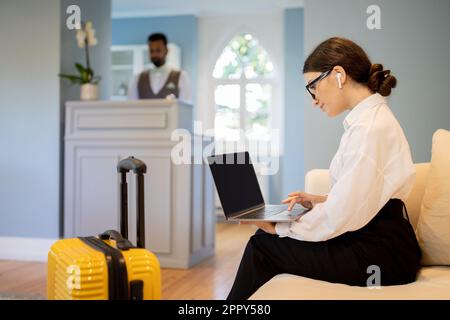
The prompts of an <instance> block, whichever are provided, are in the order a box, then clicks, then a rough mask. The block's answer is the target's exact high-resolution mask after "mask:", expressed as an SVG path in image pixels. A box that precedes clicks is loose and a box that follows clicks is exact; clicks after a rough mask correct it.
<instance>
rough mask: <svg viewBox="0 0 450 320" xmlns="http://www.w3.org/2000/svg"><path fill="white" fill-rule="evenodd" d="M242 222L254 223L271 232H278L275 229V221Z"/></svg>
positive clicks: (245, 222)
mask: <svg viewBox="0 0 450 320" xmlns="http://www.w3.org/2000/svg"><path fill="white" fill-rule="evenodd" d="M239 223H240V224H254V225H255V226H257V227H258V228H260V229H261V230H263V231H265V232H267V233H270V234H277V232H276V231H275V222H265V221H240V222H239Z"/></svg>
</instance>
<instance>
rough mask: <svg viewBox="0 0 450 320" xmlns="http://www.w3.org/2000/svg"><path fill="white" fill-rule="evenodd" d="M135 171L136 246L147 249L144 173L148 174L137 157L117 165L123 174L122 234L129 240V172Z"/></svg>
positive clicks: (121, 199) (129, 158) (121, 184)
mask: <svg viewBox="0 0 450 320" xmlns="http://www.w3.org/2000/svg"><path fill="white" fill-rule="evenodd" d="M130 170H133V172H134V173H135V174H136V202H137V204H136V209H137V219H136V224H137V232H136V244H137V247H138V248H145V220H144V173H146V172H147V166H146V165H145V163H144V162H143V161H141V160H139V159H136V158H135V157H128V158H126V159H123V160H121V161H120V162H119V163H118V165H117V172H119V173H120V174H121V183H120V233H121V234H122V236H123V238H125V239H128V184H127V172H129V171H130Z"/></svg>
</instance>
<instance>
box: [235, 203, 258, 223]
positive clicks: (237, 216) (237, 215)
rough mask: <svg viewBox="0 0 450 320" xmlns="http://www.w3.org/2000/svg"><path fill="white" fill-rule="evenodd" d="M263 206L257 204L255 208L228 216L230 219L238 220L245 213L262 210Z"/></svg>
mask: <svg viewBox="0 0 450 320" xmlns="http://www.w3.org/2000/svg"><path fill="white" fill-rule="evenodd" d="M264 206H265V204H264V203H263V204H258V205H257V206H255V207H252V208H250V209H245V210H241V211H238V212H236V213H233V214H232V215H231V216H230V219H235V218H239V217H241V216H243V215H244V214H247V213H250V212H253V211H256V210H261V209H262V208H264Z"/></svg>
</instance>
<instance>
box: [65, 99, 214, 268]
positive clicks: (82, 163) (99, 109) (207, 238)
mask: <svg viewBox="0 0 450 320" xmlns="http://www.w3.org/2000/svg"><path fill="white" fill-rule="evenodd" d="M192 114H193V110H192V105H189V104H185V103H182V102H179V101H177V100H136V101H127V102H122V101H93V102H82V101H73V102H67V103H66V117H65V119H66V121H65V138H64V140H65V141H64V142H65V148H64V150H65V154H64V187H65V189H64V233H65V237H76V236H87V235H97V234H99V233H100V232H103V231H105V230H107V229H116V230H120V228H119V217H120V214H119V208H120V204H119V191H120V188H119V174H118V173H117V170H116V166H117V163H118V162H119V161H120V160H121V159H123V158H126V157H128V156H134V157H136V158H138V159H141V160H142V161H144V162H145V163H146V164H147V174H146V175H145V180H144V181H145V230H146V241H145V244H146V248H147V249H149V250H151V251H152V252H154V253H155V254H156V255H157V256H158V258H159V260H160V263H161V266H162V267H168V268H189V267H191V266H192V265H194V264H196V263H198V262H200V261H201V260H203V259H205V258H207V257H209V256H211V255H213V254H214V241H215V215H214V189H213V186H214V184H213V180H212V177H211V174H210V172H209V168H208V167H207V165H205V164H174V163H173V161H172V160H171V151H172V148H173V147H174V146H175V145H176V144H177V143H178V142H177V141H172V140H171V135H172V132H173V130H175V129H177V128H184V129H186V130H188V131H190V132H192V123H193V121H192V120H193V115H192ZM195 138H196V139H200V140H202V137H195ZM128 186H129V200H128V203H129V217H128V219H129V222H128V224H129V227H130V230H129V238H130V240H131V241H132V242H133V243H135V239H136V228H135V226H136V211H135V199H136V193H135V177H134V176H133V175H131V174H129V175H128Z"/></svg>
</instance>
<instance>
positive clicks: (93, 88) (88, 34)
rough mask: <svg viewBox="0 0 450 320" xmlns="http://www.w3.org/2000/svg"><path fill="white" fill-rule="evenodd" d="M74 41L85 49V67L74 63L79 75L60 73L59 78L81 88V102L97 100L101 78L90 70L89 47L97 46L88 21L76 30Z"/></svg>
mask: <svg viewBox="0 0 450 320" xmlns="http://www.w3.org/2000/svg"><path fill="white" fill-rule="evenodd" d="M76 39H77V43H78V47H79V48H84V49H85V52H86V66H84V65H82V64H81V63H75V67H76V69H77V70H78V73H79V74H78V75H71V74H62V73H60V74H59V76H60V77H61V78H64V79H68V80H70V83H71V84H79V85H80V86H81V91H80V99H81V100H96V99H98V88H97V85H98V83H99V82H100V79H101V77H100V76H95V75H94V70H93V69H92V68H91V64H90V60H89V47H93V46H95V45H96V44H97V39H96V38H95V30H94V28H93V27H92V22H90V21H88V22H86V23H82V25H81V28H80V29H78V30H77V34H76Z"/></svg>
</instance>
